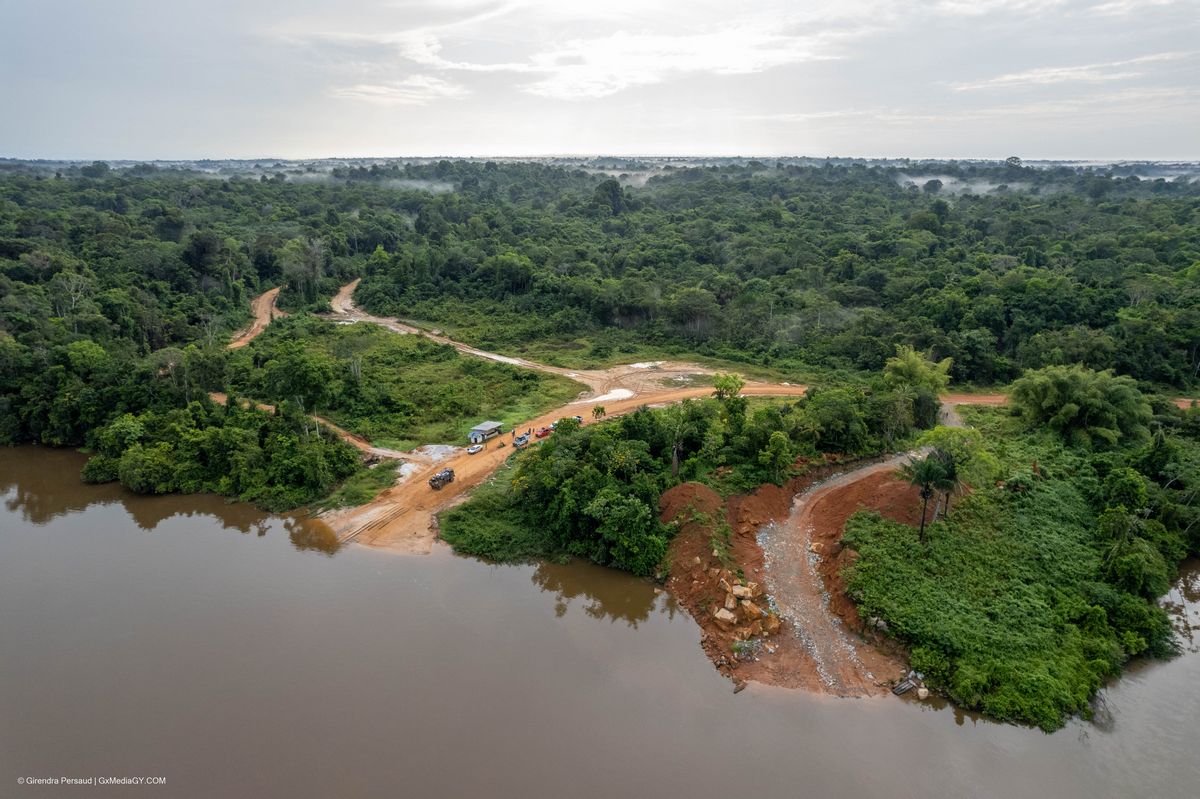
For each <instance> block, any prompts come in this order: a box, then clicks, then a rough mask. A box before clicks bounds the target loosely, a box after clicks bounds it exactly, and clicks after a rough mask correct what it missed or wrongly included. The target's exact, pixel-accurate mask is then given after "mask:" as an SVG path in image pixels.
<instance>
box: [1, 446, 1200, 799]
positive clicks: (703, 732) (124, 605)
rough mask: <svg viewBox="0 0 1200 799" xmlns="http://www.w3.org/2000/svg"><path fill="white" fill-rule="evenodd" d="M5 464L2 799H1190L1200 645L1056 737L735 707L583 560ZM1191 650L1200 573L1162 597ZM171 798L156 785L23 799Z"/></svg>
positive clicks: (68, 461)
mask: <svg viewBox="0 0 1200 799" xmlns="http://www.w3.org/2000/svg"><path fill="white" fill-rule="evenodd" d="M80 464H81V458H80V456H78V455H76V454H75V453H69V452H50V451H45V450H39V449H35V448H19V449H7V450H0V497H2V499H3V508H0V797H8V796H12V797H25V796H29V797H32V796H72V797H78V796H87V795H106V796H107V795H113V796H123V795H131V796H132V795H137V796H147V797H150V796H161V797H168V796H169V797H272V796H286V797H322V798H324V797H334V796H336V797H360V796H436V797H474V796H480V797H482V796H486V797H543V796H544V797H613V796H628V795H632V796H658V797H730V796H755V797H838V798H839V799H855V798H857V797H888V799H902V798H903V797H1056V798H1058V799H1062V798H1068V797H1092V798H1094V797H1131V796H1142V797H1156V798H1158V797H1195V796H1197V795H1198V794H1200V759H1198V758H1197V751H1198V750H1197V743H1196V741H1197V738H1198V736H1200V687H1198V685H1200V654H1197V648H1198V644H1200V639H1197V640H1195V641H1193V640H1186V641H1185V646H1186V648H1187V649H1188V652H1187V653H1186V654H1184V655H1183V656H1182V657H1179V658H1176V659H1175V660H1173V661H1170V662H1167V663H1154V664H1148V665H1143V666H1139V667H1137V668H1134V669H1132V670H1131V671H1130V673H1129V674H1127V675H1126V676H1125V677H1124V678H1123V679H1122V680H1120V681H1119V682H1118V683H1116V684H1115V685H1114V686H1113V687H1112V688H1110V689H1109V690H1107V691H1106V692H1105V693H1104V696H1103V701H1102V705H1103V708H1102V710H1103V712H1102V713H1100V714H1098V722H1097V723H1092V722H1081V721H1077V722H1073V723H1071V724H1070V725H1068V726H1067V727H1066V728H1065V729H1063V730H1061V731H1059V732H1057V733H1054V734H1053V735H1045V734H1043V733H1041V732H1038V731H1036V730H1029V729H1024V728H1019V727H1012V726H1006V725H1001V724H994V723H990V722H987V721H981V720H976V719H973V718H970V717H968V716H965V715H963V714H961V713H957V712H955V711H954V710H953V709H952V708H948V707H941V708H937V707H933V706H931V705H921V704H919V703H916V702H908V701H904V700H900V699H895V698H893V697H887V698H882V699H872V700H854V699H833V698H827V697H820V696H814V695H809V694H804V693H796V692H788V691H783V690H777V689H764V688H760V687H755V686H751V687H750V688H749V689H748V690H746V691H744V692H742V693H740V694H737V695H735V694H734V693H733V692H732V690H731V685H730V683H729V682H727V681H726V680H724V679H722V678H721V677H720V676H719V675H718V674H717V673H716V672H715V671H714V670H713V668H712V666H711V665H710V664H709V662H708V661H707V660H706V659H705V657H704V654H703V653H702V652H701V650H700V647H699V645H698V636H699V632H698V629H697V628H696V626H695V624H694V623H693V622H692V621H691V620H690V619H689V618H688V617H687V616H686V615H685V614H683V613H682V612H680V611H679V610H678V609H677V608H676V606H675V605H674V603H672V602H671V600H670V599H669V598H668V597H666V596H665V595H660V594H656V593H655V592H654V590H653V588H652V587H651V586H650V585H648V584H646V583H644V582H641V581H638V580H634V579H631V578H628V577H626V576H623V575H621V574H618V573H615V572H611V571H607V570H604V569H599V568H594V567H590V566H586V565H582V564H578V565H570V566H557V565H542V566H491V565H487V564H484V563H480V562H478V561H475V560H471V559H467V558H460V557H457V556H455V555H453V554H452V553H450V552H449V551H447V550H446V549H445V548H444V547H442V548H439V550H438V551H436V552H435V553H434V554H433V555H432V556H429V557H396V556H389V555H387V554H384V553H380V552H375V551H367V550H365V549H359V548H355V547H350V548H347V549H343V550H341V551H336V552H334V551H332V550H331V549H330V548H329V546H328V543H329V539H328V537H327V536H325V535H322V530H321V527H320V525H314V524H312V523H306V522H304V521H297V520H289V519H284V518H280V517H274V516H268V515H265V514H262V513H259V512H257V511H255V510H254V509H252V508H248V507H247V506H244V505H230V504H226V503H225V502H224V501H223V500H221V499H219V498H213V497H135V496H132V495H130V494H128V493H126V492H124V491H122V490H120V489H118V488H114V487H111V486H102V487H96V486H85V485H82V484H81V483H80V482H79V479H78V470H79V466H80ZM1170 601H1171V602H1172V603H1173V604H1174V605H1176V606H1177V608H1178V614H1179V617H1180V620H1181V621H1180V624H1181V625H1183V626H1185V627H1186V628H1187V629H1188V630H1189V631H1191V630H1193V629H1194V628H1200V570H1197V569H1196V568H1195V566H1194V565H1193V568H1192V570H1191V571H1190V572H1189V575H1188V580H1187V581H1186V582H1185V583H1183V584H1181V586H1180V587H1178V588H1177V589H1176V590H1175V591H1174V592H1173V594H1172V596H1171V597H1170ZM63 776H77V777H88V776H162V777H166V778H167V784H166V785H165V786H161V787H158V786H143V787H117V786H108V787H93V788H82V787H76V788H66V787H57V788H56V787H52V786H32V787H30V786H21V785H18V784H16V783H17V779H18V778H20V777H63Z"/></svg>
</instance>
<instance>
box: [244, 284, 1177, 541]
mask: <svg viewBox="0 0 1200 799" xmlns="http://www.w3.org/2000/svg"><path fill="white" fill-rule="evenodd" d="M359 282H360V281H359V280H354V281H353V282H351V283H348V284H346V285H345V286H342V288H341V289H339V290H338V292H337V294H336V295H335V296H334V297H333V298H332V300H331V301H330V306H331V308H332V309H333V314H332V315H331V317H330V318H332V319H333V320H335V321H338V322H340V323H343V324H347V323H349V324H354V323H368V324H377V325H380V326H382V327H384V328H386V329H388V330H391V331H393V332H395V333H399V334H404V335H422V336H425V337H427V338H429V339H431V340H433V341H436V342H438V343H441V344H446V345H449V346H452V347H454V348H455V349H457V350H458V351H459V352H462V353H464V354H466V355H471V356H474V357H478V358H486V359H489V360H493V361H499V362H501V363H508V364H511V365H513V366H519V367H523V368H526V369H534V370H537V371H541V372H545V373H548V374H554V375H559V376H562V377H567V378H570V379H572V380H576V381H578V382H580V383H582V384H584V385H586V386H587V387H588V389H589V391H587V392H584V394H583V395H581V398H580V399H578V400H576V401H575V402H573V403H570V404H568V405H565V406H563V407H562V408H558V409H556V410H553V411H550V412H548V413H545V414H542V415H541V416H539V417H537V418H535V419H530V420H528V421H526V422H523V423H521V424H519V425H517V426H516V428H515V429H516V430H518V431H524V430H536V429H537V428H539V427H543V426H547V425H549V424H550V423H551V422H553V421H556V420H558V419H561V418H563V417H566V416H575V415H580V416H582V417H583V418H584V423H585V424H590V423H591V422H592V418H591V408H592V407H593V406H594V405H603V406H604V408H605V410H606V411H607V415H608V416H617V415H620V414H622V413H628V412H629V411H632V410H635V409H637V408H639V407H641V406H642V405H666V404H670V403H673V402H679V401H682V400H685V399H696V398H700V397H705V396H708V395H710V394H711V392H712V389H711V388H709V387H707V386H692V387H681V386H687V384H688V383H690V382H693V381H694V380H695V378H696V377H697V376H700V375H711V374H713V370H711V369H709V368H708V367H704V366H700V365H697V364H688V363H675V362H669V361H658V362H647V363H637V364H626V365H622V366H616V367H612V368H610V369H595V370H587V369H578V370H576V369H565V368H562V367H557V366H549V365H547V364H541V363H537V362H534V361H529V360H526V359H523V358H513V357H509V356H505V355H500V354H497V353H493V352H487V351H485V350H480V349H478V348H476V347H472V346H470V345H467V344H463V343H461V342H458V341H454V340H453V339H450V338H448V337H446V336H444V335H441V334H439V333H436V332H431V331H426V330H422V329H420V328H418V327H415V326H413V325H411V324H409V323H407V322H405V321H403V320H401V319H396V318H393V317H380V316H374V315H372V314H369V313H366V312H365V311H362V310H361V309H359V308H358V307H356V306H355V304H354V301H353V294H354V290H355V289H356V288H357V287H358V284H359ZM277 293H278V290H276V289H273V290H272V291H270V292H267V293H266V294H264V295H262V296H261V297H259V298H257V299H256V300H255V317H256V321H257V320H261V319H266V320H269V318H270V312H271V311H270V309H271V308H272V307H273V303H274V297H275V294H277ZM268 295H269V301H268ZM264 327H265V325H264ZM260 332H261V329H253V328H252V329H251V330H250V331H247V334H244V335H243V336H241V337H239V339H238V340H237V342H238V346H244V344H246V343H248V342H249V341H250V340H252V339H253V338H254V337H255V336H256V335H258V333H260ZM230 346H234V345H233V344H231V345H230ZM805 390H806V387H805V386H802V385H790V384H786V383H784V384H778V385H776V384H772V383H761V382H748V383H747V384H746V386H745V388H744V389H743V391H742V393H743V394H744V395H748V396H802V395H803V394H804V393H805ZM945 400H946V407H948V408H951V410H950V412H949V416H948V417H947V421H949V422H950V423H954V421H957V418H956V417H957V414H955V413H954V412H953V410H952V406H953V405H954V404H958V403H961V404H985V405H1001V404H1004V402H1005V401H1006V398H1005V397H1004V395H1001V394H992V395H948V396H947V397H946V398H945ZM1181 402H1182V401H1181ZM318 421H321V422H322V423H323V424H325V425H327V426H328V427H329V428H330V429H332V430H334V431H335V432H337V433H338V434H339V435H341V436H342V437H343V438H344V439H346V440H347V441H349V442H350V443H351V444H353V445H354V446H355V447H357V448H358V449H360V450H362V451H364V452H372V453H376V454H380V455H385V456H386V457H402V458H403V459H405V460H409V461H412V460H414V456H413V454H412V453H395V452H390V451H387V450H381V449H379V448H376V447H372V446H371V445H370V443H369V442H367V441H365V440H364V439H362V438H361V437H359V436H355V435H354V434H352V433H349V432H348V431H345V430H342V429H341V428H338V427H337V426H336V425H333V424H331V423H329V422H328V421H327V420H324V419H318ZM511 441H512V436H511V434H510V435H507V436H504V437H502V438H499V439H493V440H492V441H491V442H489V443H488V445H487V448H486V449H485V450H484V451H483V452H481V453H479V454H477V455H467V454H466V451H465V449H461V448H457V447H456V448H442V449H441V451H440V452H438V456H439V457H436V458H429V457H426V458H421V457H419V456H418V457H417V458H416V463H417V464H418V465H419V466H420V468H415V469H409V470H407V471H408V474H407V477H405V478H404V479H402V481H401V482H400V483H399V484H398V485H396V486H393V487H392V488H390V489H387V490H386V491H384V492H383V493H381V494H380V495H379V496H378V497H376V498H375V499H374V500H373V501H371V502H370V503H368V504H366V505H362V506H360V507H357V508H351V509H347V510H343V511H338V512H335V513H332V514H327V515H326V516H325V520H326V521H327V522H328V523H329V524H330V525H331V526H332V527H333V528H334V530H335V531H337V533H338V535H339V538H340V539H341V540H343V541H349V540H353V541H355V542H357V543H360V544H364V545H368V546H373V547H379V548H383V549H389V550H392V551H397V552H429V551H430V550H431V549H432V546H433V541H434V540H435V539H436V538H437V530H436V524H435V517H436V515H437V513H438V512H440V511H442V510H444V509H446V508H447V507H450V506H451V505H453V504H455V503H456V502H458V501H461V498H462V497H463V496H464V495H465V494H466V493H467V492H469V491H470V490H471V489H472V488H474V487H475V486H477V485H479V484H480V483H482V482H483V481H484V480H485V479H486V478H487V477H488V476H489V475H491V474H492V473H493V472H494V471H495V470H496V469H498V468H499V467H500V465H501V464H503V463H504V461H505V459H506V458H507V457H508V456H509V455H510V454H511V453H512V449H511V448H510V447H508V446H506V447H500V446H499V444H500V443H501V442H505V443H509V444H510V443H511ZM446 455H448V457H442V456H446ZM446 467H449V468H452V469H454V473H455V480H454V482H453V483H451V484H449V485H448V486H446V487H444V488H442V489H441V490H434V489H431V488H430V487H429V484H428V479H429V477H430V476H432V475H433V473H434V472H436V471H438V470H440V469H442V468H446Z"/></svg>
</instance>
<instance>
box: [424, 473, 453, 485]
mask: <svg viewBox="0 0 1200 799" xmlns="http://www.w3.org/2000/svg"><path fill="white" fill-rule="evenodd" d="M453 482H454V470H453V469H442V470H441V471H440V472H438V473H437V474H435V475H434V476H433V477H430V478H429V487H430V488H434V489H440V488H441V487H442V486H445V485H449V484H450V483H453Z"/></svg>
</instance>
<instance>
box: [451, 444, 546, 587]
mask: <svg viewBox="0 0 1200 799" xmlns="http://www.w3.org/2000/svg"><path fill="white" fill-rule="evenodd" d="M513 474H514V467H513V460H512V459H509V461H508V462H507V463H506V464H505V465H504V466H502V467H501V468H500V469H498V470H497V471H496V472H495V474H493V475H492V477H491V478H490V479H489V480H488V481H487V482H486V483H484V484H483V485H481V486H480V487H479V488H477V489H476V490H475V492H474V493H473V494H472V495H471V499H470V501H469V502H466V503H464V504H462V505H458V506H456V507H454V508H451V509H450V510H448V511H445V512H444V513H442V514H441V515H440V516H438V527H439V529H440V530H441V536H442V539H443V540H445V541H446V542H447V543H448V544H450V546H452V547H454V549H455V551H457V552H461V553H463V554H467V555H474V556H476V557H479V558H484V559H485V560H490V561H494V562H501V563H514V562H518V563H519V562H524V561H530V560H535V559H539V558H548V557H551V556H552V555H554V554H555V551H556V550H555V546H554V543H553V541H552V540H551V539H550V537H549V536H548V535H547V534H546V532H545V530H544V529H538V528H537V527H536V526H535V525H531V524H529V522H528V520H527V519H526V517H525V515H524V514H523V513H522V512H521V508H520V507H519V506H518V504H517V501H516V498H515V497H514V496H513V493H512V489H511V487H510V484H511V482H512V478H513Z"/></svg>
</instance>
